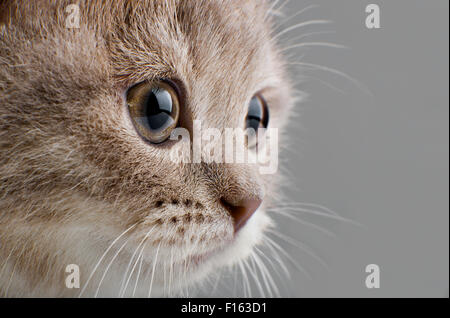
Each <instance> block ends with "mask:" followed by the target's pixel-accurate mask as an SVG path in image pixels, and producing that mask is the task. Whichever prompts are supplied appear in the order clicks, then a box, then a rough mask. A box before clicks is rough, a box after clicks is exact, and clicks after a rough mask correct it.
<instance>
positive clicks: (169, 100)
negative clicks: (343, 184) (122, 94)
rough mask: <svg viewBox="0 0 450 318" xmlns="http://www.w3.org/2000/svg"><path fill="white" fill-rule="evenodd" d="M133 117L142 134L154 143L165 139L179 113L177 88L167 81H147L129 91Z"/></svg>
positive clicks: (168, 135)
mask: <svg viewBox="0 0 450 318" xmlns="http://www.w3.org/2000/svg"><path fill="white" fill-rule="evenodd" d="M127 102H128V109H129V112H130V117H131V120H132V121H133V124H134V126H135V128H136V130H137V131H138V133H139V135H141V137H143V138H144V139H146V140H147V141H150V142H151V143H155V144H157V143H162V142H164V141H165V140H167V139H168V138H169V137H170V134H171V132H172V130H173V129H174V128H175V127H176V125H177V123H178V117H179V112H180V109H179V101H178V95H177V93H176V91H175V90H174V89H173V88H172V86H171V85H169V84H168V83H166V82H164V81H160V82H156V83H149V82H143V83H140V84H137V85H135V86H134V87H132V88H130V89H129V91H128V92H127Z"/></svg>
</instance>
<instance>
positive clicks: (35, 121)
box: [0, 0, 292, 296]
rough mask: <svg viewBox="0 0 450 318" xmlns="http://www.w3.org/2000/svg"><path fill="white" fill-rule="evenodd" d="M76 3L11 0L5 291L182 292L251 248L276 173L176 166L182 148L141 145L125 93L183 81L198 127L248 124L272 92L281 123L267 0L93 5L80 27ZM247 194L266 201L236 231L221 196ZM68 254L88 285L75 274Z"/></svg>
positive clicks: (4, 30)
mask: <svg viewBox="0 0 450 318" xmlns="http://www.w3.org/2000/svg"><path fill="white" fill-rule="evenodd" d="M69 3H70V2H67V3H64V2H62V1H48V2H43V3H40V2H39V3H38V2H31V1H30V2H29V1H25V2H17V3H16V2H11V3H10V2H6V3H5V4H3V7H2V14H0V21H1V22H2V23H3V24H2V25H1V26H0V34H1V36H0V97H1V102H0V179H1V185H0V197H1V201H0V207H1V211H2V212H1V213H0V233H1V234H0V244H1V246H2V248H1V251H0V259H1V260H2V262H1V264H2V265H4V266H3V269H2V268H1V267H0V291H1V292H2V293H4V294H5V295H10V296H11V295H14V296H21V295H35V296H45V295H48V296H74V295H78V294H79V293H80V291H81V295H82V296H94V295H96V294H97V293H98V295H102V296H120V295H121V294H122V295H125V296H131V295H133V294H134V295H138V296H147V295H148V294H149V293H150V290H151V296H162V295H173V294H174V293H177V291H179V290H181V289H183V288H184V287H186V286H189V285H191V284H192V283H195V282H197V281H200V280H201V279H202V278H204V277H205V276H207V275H208V274H209V273H210V272H212V271H214V270H215V269H218V268H221V267H224V266H227V265H232V264H235V263H237V262H239V261H240V260H242V259H244V258H245V257H247V256H248V254H249V253H251V251H252V248H254V246H255V245H257V244H259V243H260V242H261V239H262V236H263V232H264V230H265V229H266V228H267V227H268V226H270V224H271V221H270V216H269V215H267V214H266V213H265V209H266V208H267V206H268V205H270V203H271V199H272V198H273V196H274V188H275V184H276V181H277V178H276V177H275V176H273V175H261V174H260V173H259V170H258V168H259V165H258V164H228V163H227V164H224V163H206V162H202V163H174V162H173V161H172V160H171V159H170V156H169V152H170V151H171V150H173V149H176V148H177V147H180V144H181V143H178V142H166V143H161V144H151V143H148V142H146V141H144V140H143V139H142V138H141V136H140V135H139V133H138V132H137V130H136V127H135V126H134V125H133V122H132V120H131V118H130V113H129V109H128V107H127V92H128V90H129V88H130V87H133V86H134V85H136V84H138V83H142V82H146V81H147V82H149V83H152V82H156V81H159V80H170V81H171V82H173V83H175V85H176V86H177V88H178V90H179V96H178V97H179V100H180V125H181V126H183V128H185V129H187V130H188V131H189V132H192V129H193V123H194V120H200V121H201V122H202V128H210V127H212V128H217V129H219V130H220V131H223V130H224V129H225V128H239V127H242V128H244V127H243V126H245V119H246V114H247V111H248V105H249V103H250V101H251V99H252V97H253V96H255V94H257V93H259V94H262V95H263V96H264V99H265V100H266V101H267V105H268V107H269V109H270V116H271V117H270V124H269V126H270V127H272V128H279V129H282V128H283V125H284V121H285V119H286V116H287V113H288V110H289V108H290V107H291V104H292V101H291V98H290V88H289V86H290V84H289V81H288V79H287V78H286V77H285V74H284V70H283V63H282V59H281V57H280V56H279V54H278V53H277V50H276V47H275V46H274V43H273V42H272V41H271V40H270V34H271V29H270V28H271V22H270V14H269V11H268V10H269V4H266V3H265V2H263V1H239V2H235V1H225V0H223V1H219V0H205V1H188V0H186V1H166V0H165V1H148V2H147V1H140V2H136V3H135V2H122V1H114V2H111V3H104V2H94V1H93V2H87V3H83V4H81V5H80V14H81V19H80V28H79V29H67V28H66V27H65V18H66V17H67V13H65V8H66V6H67V5H68V4H69ZM24 17H26V18H24ZM248 199H250V200H256V201H261V202H262V203H261V205H259V207H258V209H257V210H256V212H255V213H253V215H252V216H251V217H250V218H249V219H248V220H247V222H246V223H245V225H243V226H242V228H240V229H239V230H238V231H236V228H235V224H236V217H235V216H234V215H233V213H231V212H230V210H229V207H228V206H227V205H226V204H224V203H223V201H224V200H225V201H226V202H229V203H231V205H236V206H237V205H239V202H244V201H245V200H248ZM105 252H106V253H105ZM68 264H77V265H78V266H79V267H80V271H81V286H80V289H78V290H77V289H75V290H74V289H68V288H66V286H65V284H64V281H65V277H66V275H67V273H65V268H66V266H67V265H68ZM138 272H139V275H137V273H138ZM11 273H14V275H13V276H11ZM130 273H133V275H131V276H129V275H130ZM138 276H139V277H138ZM10 277H13V278H12V279H10ZM125 286H127V287H125ZM133 287H134V288H133Z"/></svg>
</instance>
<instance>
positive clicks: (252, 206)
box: [220, 197, 262, 233]
mask: <svg viewBox="0 0 450 318" xmlns="http://www.w3.org/2000/svg"><path fill="white" fill-rule="evenodd" d="M261 202H262V200H261V199H259V198H258V199H257V198H243V199H239V200H229V199H227V198H225V197H222V198H221V199H220V203H221V204H222V206H223V207H224V208H225V209H226V210H227V211H228V213H230V215H231V217H232V218H233V221H234V232H235V233H236V232H237V231H239V230H240V229H241V228H242V227H243V226H244V225H245V223H246V222H247V221H248V220H249V219H250V217H251V216H252V215H253V213H255V211H256V210H257V209H258V208H259V206H260V205H261Z"/></svg>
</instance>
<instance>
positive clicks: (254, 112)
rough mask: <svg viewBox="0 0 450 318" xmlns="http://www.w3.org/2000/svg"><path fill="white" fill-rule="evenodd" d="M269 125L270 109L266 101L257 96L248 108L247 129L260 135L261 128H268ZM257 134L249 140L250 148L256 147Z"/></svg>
mask: <svg viewBox="0 0 450 318" xmlns="http://www.w3.org/2000/svg"><path fill="white" fill-rule="evenodd" d="M268 124H269V109H268V107H267V104H266V101H265V100H264V99H263V98H262V96H260V95H255V96H254V97H253V98H252V99H251V101H250V104H249V106H248V112H247V118H246V128H247V129H253V130H254V131H255V133H258V129H259V128H267V126H268ZM255 137H256V134H254V135H250V136H249V140H248V146H249V147H255V146H256V138H255Z"/></svg>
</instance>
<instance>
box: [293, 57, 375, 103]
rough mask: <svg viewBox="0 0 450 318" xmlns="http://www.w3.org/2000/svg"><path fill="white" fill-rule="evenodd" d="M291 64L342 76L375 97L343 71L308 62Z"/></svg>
mask: <svg viewBox="0 0 450 318" xmlns="http://www.w3.org/2000/svg"><path fill="white" fill-rule="evenodd" d="M289 64H290V65H299V66H303V67H309V68H312V69H316V70H320V71H325V72H329V73H331V74H335V75H338V76H341V77H342V78H345V79H346V80H348V81H349V82H351V83H353V84H354V85H355V86H356V87H358V88H359V89H361V90H362V91H363V92H364V93H365V94H367V95H369V96H371V97H373V93H372V92H371V91H370V90H369V89H368V88H367V87H366V86H365V85H363V84H362V83H361V82H360V81H358V80H356V79H355V78H353V77H351V76H350V75H348V74H346V73H344V72H342V71H339V70H337V69H334V68H331V67H328V66H323V65H318V64H314V63H306V62H292V63H289Z"/></svg>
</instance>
